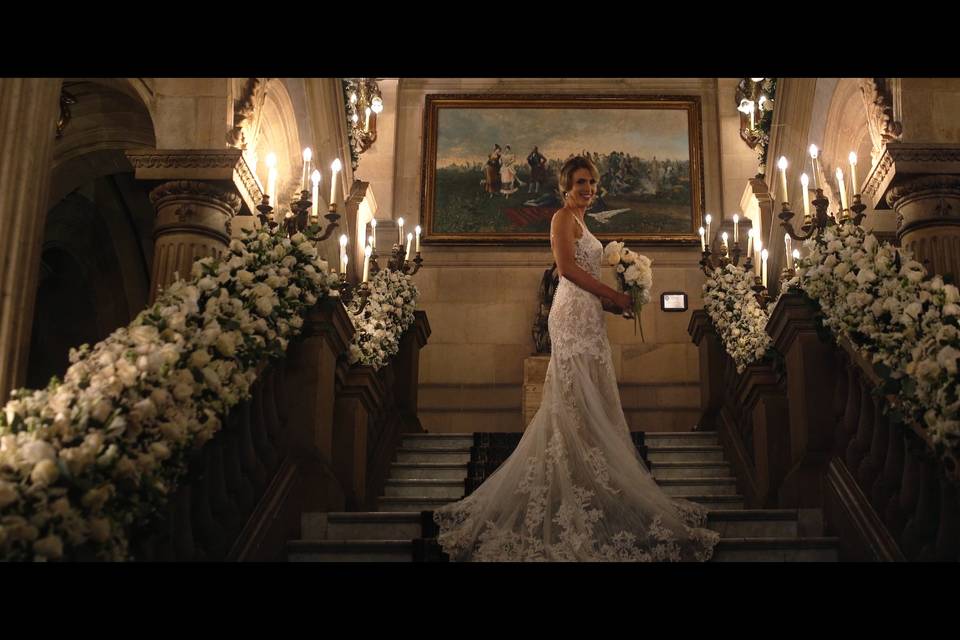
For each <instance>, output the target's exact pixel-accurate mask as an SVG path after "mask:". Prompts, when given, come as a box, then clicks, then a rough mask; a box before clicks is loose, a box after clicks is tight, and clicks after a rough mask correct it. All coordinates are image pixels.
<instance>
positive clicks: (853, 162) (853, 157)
mask: <svg viewBox="0 0 960 640" xmlns="http://www.w3.org/2000/svg"><path fill="white" fill-rule="evenodd" d="M848 160H850V195H851V196H855V195H857V189H859V188H860V185H859V184H857V154H855V153H854V152H853V151H851V152H850V156H849V157H848Z"/></svg>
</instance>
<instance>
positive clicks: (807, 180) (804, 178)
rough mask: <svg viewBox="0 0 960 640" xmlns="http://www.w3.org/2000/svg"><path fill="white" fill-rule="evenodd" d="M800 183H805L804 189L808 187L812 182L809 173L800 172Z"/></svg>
mask: <svg viewBox="0 0 960 640" xmlns="http://www.w3.org/2000/svg"><path fill="white" fill-rule="evenodd" d="M800 184H802V185H803V188H804V189H806V188H807V185H808V184H810V178H808V177H807V174H805V173H801V174H800Z"/></svg>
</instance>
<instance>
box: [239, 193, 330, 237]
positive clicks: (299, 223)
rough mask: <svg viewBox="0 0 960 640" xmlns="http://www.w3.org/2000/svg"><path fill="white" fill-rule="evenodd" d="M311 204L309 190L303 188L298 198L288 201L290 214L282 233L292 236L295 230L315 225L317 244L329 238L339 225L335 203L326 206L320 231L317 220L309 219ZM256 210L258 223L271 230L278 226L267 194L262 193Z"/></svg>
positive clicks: (304, 229) (298, 230) (303, 229)
mask: <svg viewBox="0 0 960 640" xmlns="http://www.w3.org/2000/svg"><path fill="white" fill-rule="evenodd" d="M312 206H313V203H312V202H311V201H310V192H309V191H307V190H306V189H304V190H303V191H301V192H300V198H299V199H298V200H294V201H293V202H291V203H290V214H289V215H288V216H287V217H285V218H284V221H283V231H284V233H286V234H287V235H288V236H292V235H294V234H295V233H297V232H301V231H306V230H308V229H310V227H312V226H313V225H317V229H316V234H317V235H314V237H313V240H314V241H315V242H317V243H318V244H319V243H320V242H323V241H324V240H326V239H327V238H329V237H330V235H331V234H332V233H333V231H334V229H336V228H337V227H338V226H339V220H340V214H339V213H337V204H336V203H335V202H331V203H330V206H329V207H328V208H327V214H326V215H325V216H324V217H325V218H326V219H327V226H326V228H325V229H324V230H323V232H322V233H321V232H320V227H319V220H316V219H314V220H310V217H311V216H310V208H311V207H312ZM257 211H259V212H260V213H259V214H258V216H257V217H258V218H259V219H260V224H262V225H263V226H266V227H269V228H270V229H271V230H274V229H276V228H277V227H278V226H279V223H277V222H276V220H274V218H273V207H272V206H270V196H269V195H267V194H264V195H263V199H262V200H261V201H260V204H259V205H257Z"/></svg>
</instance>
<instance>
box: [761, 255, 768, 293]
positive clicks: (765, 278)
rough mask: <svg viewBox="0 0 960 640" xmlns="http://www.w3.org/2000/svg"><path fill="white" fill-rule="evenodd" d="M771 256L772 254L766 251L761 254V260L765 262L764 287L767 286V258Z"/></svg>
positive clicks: (762, 277)
mask: <svg viewBox="0 0 960 640" xmlns="http://www.w3.org/2000/svg"><path fill="white" fill-rule="evenodd" d="M769 255H770V253H769V252H768V251H767V250H766V249H764V250H763V251H761V252H760V260H761V261H762V262H763V266H762V267H761V274H762V276H761V279H762V282H763V286H767V257H768V256H769Z"/></svg>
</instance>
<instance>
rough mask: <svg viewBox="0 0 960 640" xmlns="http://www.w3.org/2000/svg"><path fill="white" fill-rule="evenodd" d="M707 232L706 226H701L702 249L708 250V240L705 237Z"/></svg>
mask: <svg viewBox="0 0 960 640" xmlns="http://www.w3.org/2000/svg"><path fill="white" fill-rule="evenodd" d="M705 233H706V231H705V230H704V228H703V227H700V251H706V250H707V241H706V239H705V238H704V237H703V234H705Z"/></svg>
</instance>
